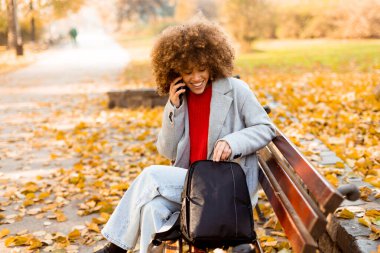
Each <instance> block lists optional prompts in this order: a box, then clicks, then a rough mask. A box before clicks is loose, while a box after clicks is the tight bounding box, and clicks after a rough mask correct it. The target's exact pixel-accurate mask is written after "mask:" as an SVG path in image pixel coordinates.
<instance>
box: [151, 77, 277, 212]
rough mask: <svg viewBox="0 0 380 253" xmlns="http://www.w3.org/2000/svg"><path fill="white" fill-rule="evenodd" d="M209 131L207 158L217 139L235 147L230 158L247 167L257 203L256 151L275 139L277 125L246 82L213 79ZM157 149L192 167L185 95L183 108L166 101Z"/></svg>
mask: <svg viewBox="0 0 380 253" xmlns="http://www.w3.org/2000/svg"><path fill="white" fill-rule="evenodd" d="M208 133H209V134H208V149H207V159H209V160H212V155H213V150H214V146H215V144H216V142H218V141H219V140H224V141H226V142H227V143H228V144H229V145H230V147H231V150H232V154H231V156H230V158H229V160H230V161H235V162H238V163H239V164H240V165H241V167H242V168H243V170H244V172H245V174H246V179H247V185H248V188H249V192H250V195H251V201H252V205H255V204H256V203H257V194H256V193H257V188H258V161H257V156H256V151H257V150H259V149H261V148H262V147H264V146H265V145H267V144H268V143H269V142H270V141H271V140H272V138H273V137H274V136H275V129H274V127H273V124H272V123H271V121H270V119H269V117H268V115H267V113H266V112H265V111H264V109H263V108H262V106H261V105H260V103H259V102H258V100H257V98H256V97H255V95H254V94H253V92H252V91H251V90H250V88H249V87H248V85H247V84H246V83H245V82H243V81H242V80H239V79H236V78H232V77H231V78H222V79H218V80H216V81H214V82H213V84H212V97H211V107H210V121H209V130H208ZM157 149H158V152H159V153H160V154H161V155H163V156H165V157H167V158H169V159H170V160H172V161H173V165H174V166H176V167H181V168H186V169H187V168H189V166H190V164H189V161H190V138H189V115H188V111H187V101H186V98H185V97H184V100H183V102H182V104H181V105H180V107H179V108H176V107H175V106H173V105H172V104H171V103H170V101H168V103H167V104H166V106H165V108H164V112H163V120H162V128H161V130H160V132H159V134H158V139H157Z"/></svg>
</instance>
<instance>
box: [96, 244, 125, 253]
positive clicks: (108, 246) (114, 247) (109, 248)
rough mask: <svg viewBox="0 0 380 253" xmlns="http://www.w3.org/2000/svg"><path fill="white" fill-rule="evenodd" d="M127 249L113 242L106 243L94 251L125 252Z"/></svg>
mask: <svg viewBox="0 0 380 253" xmlns="http://www.w3.org/2000/svg"><path fill="white" fill-rule="evenodd" d="M126 252H127V251H126V250H125V249H122V248H120V247H119V246H117V245H115V244H113V243H110V242H109V243H107V244H106V246H104V248H102V249H100V250H98V251H96V252H95V253H126Z"/></svg>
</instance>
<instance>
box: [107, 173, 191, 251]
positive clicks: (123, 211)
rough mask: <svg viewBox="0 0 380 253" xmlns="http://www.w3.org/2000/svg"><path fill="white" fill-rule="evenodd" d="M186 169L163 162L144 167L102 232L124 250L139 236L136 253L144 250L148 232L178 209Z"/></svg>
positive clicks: (146, 245)
mask: <svg viewBox="0 0 380 253" xmlns="http://www.w3.org/2000/svg"><path fill="white" fill-rule="evenodd" d="M186 172H187V170H186V169H182V168H178V167H173V166H163V165H153V166H150V167H147V168H145V169H144V170H143V171H142V173H141V174H140V175H139V176H138V177H137V178H136V179H135V180H134V182H133V183H132V184H131V186H130V187H129V189H128V190H127V191H126V192H125V194H124V196H123V198H122V199H121V200H120V202H119V204H118V205H117V207H116V209H115V210H114V212H113V213H112V215H111V217H110V219H109V220H108V222H107V224H106V225H105V227H104V228H103V229H102V231H101V232H102V234H103V236H104V237H105V238H106V239H107V240H108V241H110V242H112V243H113V244H116V245H118V246H119V247H121V248H123V249H126V250H129V249H134V247H135V245H136V243H137V240H138V238H140V253H147V249H148V246H149V244H150V242H151V240H152V236H153V235H154V234H155V233H156V232H157V231H158V230H159V229H160V228H161V227H162V226H163V225H164V224H165V222H166V221H167V220H168V219H169V217H170V215H171V214H172V213H174V212H176V211H179V210H180V207H181V205H180V204H181V193H182V189H183V185H184V182H185V177H186Z"/></svg>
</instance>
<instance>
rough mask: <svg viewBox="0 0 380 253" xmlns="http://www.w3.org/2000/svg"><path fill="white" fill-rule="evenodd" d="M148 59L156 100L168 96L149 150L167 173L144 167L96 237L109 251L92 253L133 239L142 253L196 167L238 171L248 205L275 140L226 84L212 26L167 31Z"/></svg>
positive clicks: (246, 95) (219, 39) (244, 89)
mask: <svg viewBox="0 0 380 253" xmlns="http://www.w3.org/2000/svg"><path fill="white" fill-rule="evenodd" d="M151 56H152V63H153V70H154V75H155V78H156V83H157V86H158V92H159V93H160V94H169V100H168V102H167V104H166V106H165V108H164V112H163V121H162V128H161V130H160V132H159V135H158V140H157V149H158V151H159V153H160V154H162V155H164V156H166V157H167V158H169V159H171V160H172V161H173V166H161V165H155V166H150V167H148V168H145V169H144V170H143V171H142V173H141V174H140V175H139V176H138V177H137V178H136V180H135V181H134V182H133V184H132V185H131V186H130V188H129V189H128V190H127V192H126V193H125V194H124V196H123V198H122V199H121V201H120V203H119V204H118V206H117V207H116V209H115V211H114V213H113V214H112V216H111V218H110V219H109V221H108V223H107V224H106V225H105V227H104V229H103V230H102V234H103V235H104V237H105V238H107V240H108V241H110V243H109V244H108V245H106V246H105V247H104V248H103V249H102V250H100V251H98V252H99V253H100V252H103V253H104V252H125V250H128V249H133V248H134V247H135V244H136V242H137V239H138V238H140V252H142V253H146V252H147V248H148V245H149V243H150V241H151V239H152V235H153V234H154V233H156V232H157V231H158V230H159V229H160V228H161V227H162V226H163V224H164V223H165V221H167V220H168V218H169V217H170V215H171V214H172V213H173V212H175V211H178V210H179V209H180V203H181V192H182V188H183V185H184V179H185V176H186V169H187V168H189V166H190V164H191V163H192V162H194V161H197V160H202V159H212V160H214V161H225V160H231V161H232V160H234V161H236V162H238V163H240V165H241V166H242V168H243V170H244V171H245V173H246V178H247V184H248V187H249V191H250V194H251V198H252V204H253V205H255V204H256V202H257V196H256V191H257V186H258V168H257V166H258V164H257V157H256V151H257V150H259V149H260V148H262V147H264V146H265V145H266V144H267V143H268V142H270V141H271V139H272V138H273V137H274V134H275V133H274V128H273V126H272V124H271V122H270V120H269V118H268V116H267V114H266V113H265V111H264V110H263V108H262V106H261V105H260V104H259V102H258V101H257V99H256V97H255V96H254V94H253V93H252V91H251V90H250V89H249V87H248V86H247V84H246V83H244V82H243V81H240V80H238V79H235V78H231V77H229V76H230V75H231V72H232V69H233V60H234V53H233V49H232V47H231V45H230V43H229V42H228V40H227V37H226V36H225V34H224V33H223V32H222V31H221V29H220V28H219V27H218V26H217V25H215V24H213V23H210V22H208V21H205V20H202V21H196V22H190V23H187V24H184V25H180V26H174V27H170V28H168V29H166V30H165V31H164V32H163V33H162V34H161V36H160V38H159V39H158V40H157V42H156V44H155V46H154V48H153V51H152V55H151ZM184 87H186V89H182V88H184Z"/></svg>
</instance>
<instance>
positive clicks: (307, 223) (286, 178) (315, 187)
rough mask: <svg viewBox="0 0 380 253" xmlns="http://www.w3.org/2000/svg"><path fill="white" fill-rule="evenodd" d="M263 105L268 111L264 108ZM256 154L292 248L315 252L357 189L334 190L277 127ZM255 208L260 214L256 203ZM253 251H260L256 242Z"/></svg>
mask: <svg viewBox="0 0 380 253" xmlns="http://www.w3.org/2000/svg"><path fill="white" fill-rule="evenodd" d="M264 108H265V110H266V111H267V113H269V112H270V109H269V108H268V107H264ZM258 157H259V168H260V170H259V182H260V184H261V186H262V188H263V190H264V192H265V194H266V196H267V198H268V200H269V202H270V204H271V206H272V208H273V210H274V212H275V214H276V216H277V218H278V220H279V222H280V224H281V226H282V228H283V229H284V232H285V234H286V235H287V237H288V239H289V242H290V244H291V246H292V249H293V251H294V252H296V253H301V252H308V253H309V252H315V251H316V250H317V249H318V243H317V241H318V239H319V237H320V236H321V235H322V234H323V233H325V232H326V225H327V216H328V215H330V214H332V213H333V212H334V211H335V210H336V208H337V207H339V205H340V204H341V203H342V201H343V200H344V198H345V197H346V198H347V199H349V200H356V199H358V198H359V195H360V194H359V190H358V189H357V187H356V186H354V185H345V186H342V187H340V188H339V189H335V188H334V187H333V186H332V185H331V184H330V183H329V182H328V181H327V180H326V179H325V178H324V177H323V176H322V175H321V174H320V173H319V172H318V171H317V170H316V169H315V168H314V166H313V165H312V164H311V163H310V162H309V161H308V160H307V159H306V158H305V157H304V156H303V155H302V154H301V152H300V151H299V150H298V149H297V148H296V147H295V145H294V144H293V143H292V142H291V141H290V140H288V138H286V137H285V135H284V134H283V133H282V132H281V131H280V130H278V129H276V137H275V138H274V139H273V140H272V142H271V143H269V144H268V145H267V146H266V147H264V148H263V149H261V150H260V151H259V152H258ZM256 210H257V211H258V213H259V216H260V213H261V212H260V209H259V208H258V205H257V206H256ZM261 218H263V217H261ZM164 252H165V253H178V252H182V242H174V243H166V244H165V250H164ZM190 252H201V251H197V249H191V250H190ZM255 252H263V251H262V249H261V247H260V244H259V243H257V244H256V245H255Z"/></svg>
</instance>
